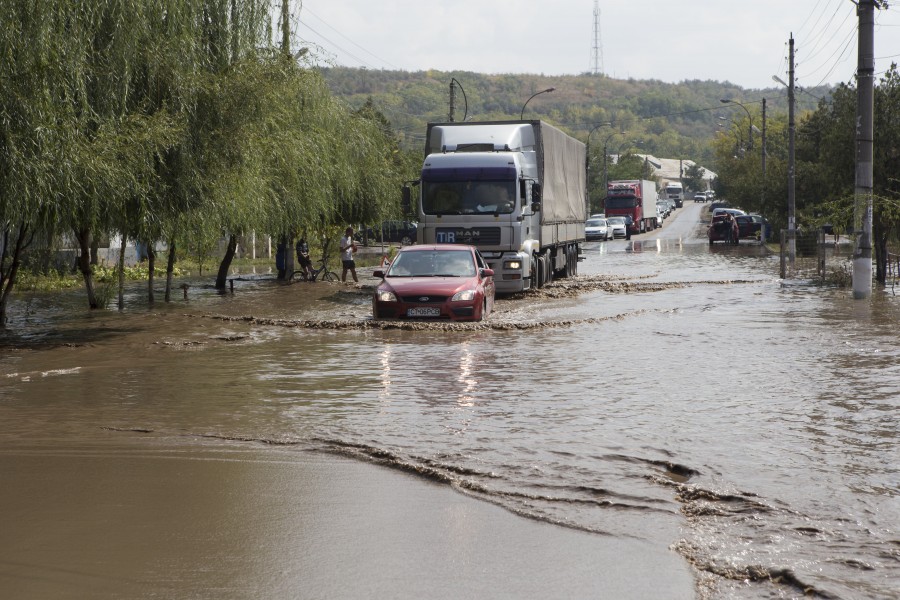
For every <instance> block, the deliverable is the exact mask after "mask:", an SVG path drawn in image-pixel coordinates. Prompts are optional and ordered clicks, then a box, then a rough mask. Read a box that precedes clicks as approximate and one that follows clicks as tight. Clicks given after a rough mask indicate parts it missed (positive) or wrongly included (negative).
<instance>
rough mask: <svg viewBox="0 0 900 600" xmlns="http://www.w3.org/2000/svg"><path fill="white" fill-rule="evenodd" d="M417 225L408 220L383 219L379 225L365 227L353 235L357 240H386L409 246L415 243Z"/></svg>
mask: <svg viewBox="0 0 900 600" xmlns="http://www.w3.org/2000/svg"><path fill="white" fill-rule="evenodd" d="M417 229H418V225H417V224H416V223H412V222H410V221H383V222H382V223H381V225H380V226H379V225H376V226H374V227H367V228H365V230H360V231H358V232H357V233H356V235H355V236H354V237H355V238H356V240H357V241H359V242H362V241H368V242H379V243H380V242H388V243H394V244H400V245H401V246H409V245H410V244H415V243H416V233H417Z"/></svg>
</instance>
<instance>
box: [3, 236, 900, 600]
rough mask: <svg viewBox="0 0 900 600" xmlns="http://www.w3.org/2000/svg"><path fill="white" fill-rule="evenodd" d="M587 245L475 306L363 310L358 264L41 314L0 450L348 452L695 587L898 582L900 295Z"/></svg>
mask: <svg viewBox="0 0 900 600" xmlns="http://www.w3.org/2000/svg"><path fill="white" fill-rule="evenodd" d="M676 224H677V223H676ZM667 227H669V225H667ZM664 231H665V229H664ZM584 255H585V260H584V261H583V262H582V263H581V264H580V266H579V267H580V272H581V274H580V275H579V276H578V277H575V278H571V279H561V280H558V281H555V282H554V283H553V285H551V286H548V287H546V288H543V289H542V290H539V291H536V292H530V293H526V294H521V295H518V296H515V297H509V298H502V299H500V300H498V302H497V310H496V312H495V314H494V315H492V316H491V318H490V319H488V320H487V321H485V322H483V323H443V322H442V323H432V322H417V321H376V320H374V319H372V318H371V305H370V296H369V294H370V293H371V289H372V285H373V282H371V281H367V282H365V283H364V284H363V285H359V286H351V285H346V286H342V285H324V284H323V285H318V284H315V285H299V284H295V285H279V284H277V283H275V282H272V281H242V282H237V283H236V286H235V293H234V294H233V295H232V294H226V295H219V294H215V293H212V292H209V293H208V294H207V293H206V292H205V291H203V290H199V289H198V290H196V291H192V295H191V299H190V300H189V301H187V302H179V303H176V304H173V305H172V306H161V307H156V308H154V309H153V310H149V311H148V310H145V311H143V312H137V311H132V312H131V313H128V312H127V311H126V313H124V314H118V313H115V312H114V311H108V312H105V313H103V314H102V315H99V316H98V315H96V314H95V315H92V316H90V317H83V316H82V317H69V318H65V319H64V318H61V317H60V318H59V319H56V320H54V319H50V320H48V321H43V320H40V319H37V318H34V319H33V320H32V321H30V323H31V325H30V326H29V327H32V329H29V328H28V327H24V328H21V329H20V330H19V333H17V334H15V335H8V336H7V337H6V338H4V340H3V342H0V343H2V344H3V346H4V349H9V350H10V352H4V353H3V355H2V356H0V382H2V385H0V419H2V421H3V422H4V424H5V428H4V431H3V432H2V433H0V441H3V447H5V448H10V447H19V446H23V447H24V446H26V445H38V446H40V445H41V444H44V445H45V446H46V448H48V449H50V448H54V447H55V445H57V444H58V443H59V442H60V441H61V440H62V441H65V442H67V443H72V444H76V443H84V444H86V445H90V446H91V447H92V448H94V447H99V448H102V447H103V444H104V443H108V441H109V440H108V439H107V438H112V439H115V440H121V439H124V440H127V441H129V442H130V443H134V444H136V445H137V446H138V447H141V444H147V447H148V448H150V447H152V448H158V447H167V448H174V449H176V450H181V449H183V448H193V447H195V446H198V445H205V444H213V445H223V446H225V447H228V446H229V445H234V446H237V447H245V446H247V445H252V446H254V447H260V448H263V449H265V451H266V452H272V453H273V454H275V455H277V454H278V453H292V452H325V453H336V454H340V455H342V456H348V457H352V458H354V459H357V460H361V461H366V462H370V463H373V464H377V465H380V466H383V467H386V468H391V469H396V470H400V471H403V472H406V473H409V474H411V475H414V476H417V477H421V478H423V480H426V481H430V482H434V483H437V484H440V485H445V486H448V487H449V488H452V489H454V490H456V491H458V492H460V493H464V494H467V495H469V496H472V497H476V498H479V499H482V500H484V501H487V502H491V503H493V504H496V505H498V506H502V507H504V508H506V509H508V510H510V511H512V512H514V513H516V514H519V515H522V516H524V517H527V518H530V519H537V520H541V521H545V522H548V523H554V524H556V525H559V526H563V527H569V528H573V529H578V530H583V531H589V532H593V533H596V534H598V535H606V536H613V537H622V538H629V539H639V540H645V541H648V542H649V543H657V544H664V545H665V546H666V547H671V548H672V549H673V551H677V552H679V553H680V554H681V555H683V556H684V557H685V559H686V560H687V561H688V562H689V563H690V564H691V565H692V566H693V567H694V568H695V569H696V573H697V576H698V580H699V584H698V595H699V596H700V597H703V598H706V597H708V598H729V599H730V598H737V599H745V598H746V599H750V598H754V599H755V598H761V597H769V598H781V597H798V596H803V595H807V596H811V597H822V598H854V599H855V598H873V599H874V598H879V599H880V598H890V597H896V590H898V589H900V536H898V533H897V530H896V526H897V523H898V522H900V508H898V505H897V497H898V491H900V470H898V469H900V467H898V461H897V460H896V457H897V443H898V435H900V434H898V431H897V427H896V414H897V409H898V408H900V405H898V398H900V348H898V344H897V337H896V336H897V331H898V325H900V307H898V304H897V301H896V300H895V299H893V298H891V297H888V296H879V297H876V298H873V300H872V302H866V303H858V302H855V301H853V300H852V298H850V297H849V294H848V293H847V291H846V290H840V289H835V288H830V287H827V286H821V285H817V284H813V283H812V282H809V281H804V282H782V281H780V280H779V279H778V278H777V272H778V261H777V258H773V257H772V256H771V255H768V254H766V253H765V251H764V248H762V247H758V246H756V247H750V246H740V247H724V246H715V247H709V246H708V244H706V243H705V242H704V241H703V240H700V241H697V240H694V241H691V240H688V239H685V240H658V241H654V242H653V243H650V241H647V242H637V243H635V241H632V242H631V243H630V244H626V243H625V242H610V243H597V244H588V245H586V246H585V251H584ZM21 322H22V321H20V322H19V323H21ZM48 323H49V324H50V325H48ZM98 390H101V391H102V392H98ZM101 428H102V429H101ZM98 430H99V431H100V434H99V439H98V433H97V432H98ZM48 451H49V450H48Z"/></svg>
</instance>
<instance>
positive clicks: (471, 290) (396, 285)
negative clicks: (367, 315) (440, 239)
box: [372, 244, 494, 321]
mask: <svg viewBox="0 0 900 600" xmlns="http://www.w3.org/2000/svg"><path fill="white" fill-rule="evenodd" d="M374 274H375V277H380V278H381V283H380V284H378V287H377V288H376V289H375V293H374V295H373V296H372V315H373V316H374V317H375V318H376V319H383V318H398V319H415V318H430V319H450V320H453V321H481V320H482V319H485V318H487V316H488V315H490V314H491V311H492V310H493V309H494V271H493V270H492V269H490V268H488V266H487V263H486V262H485V261H484V258H483V257H482V256H481V253H479V252H478V250H477V249H476V248H475V247H474V246H466V245H462V244H437V245H427V246H405V247H403V248H401V249H400V251H399V252H398V253H397V255H396V256H395V257H394V259H393V260H392V261H391V263H390V265H389V266H388V268H387V270H384V271H382V270H377V271H375V273H374Z"/></svg>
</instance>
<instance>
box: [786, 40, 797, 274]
mask: <svg viewBox="0 0 900 600" xmlns="http://www.w3.org/2000/svg"><path fill="white" fill-rule="evenodd" d="M788 45H789V48H790V52H789V60H790V71H789V72H788V75H789V77H788V260H789V262H790V265H791V269H793V268H794V262H795V260H796V258H797V221H796V218H795V216H794V215H795V212H796V199H795V189H796V187H795V185H794V133H795V131H794V130H795V127H794V34H793V33H791V39H790V42H789V44H788Z"/></svg>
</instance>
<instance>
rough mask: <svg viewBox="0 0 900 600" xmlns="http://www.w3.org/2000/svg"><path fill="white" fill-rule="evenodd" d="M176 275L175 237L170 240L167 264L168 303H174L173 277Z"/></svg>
mask: <svg viewBox="0 0 900 600" xmlns="http://www.w3.org/2000/svg"><path fill="white" fill-rule="evenodd" d="M174 274H175V237H174V236H172V238H171V239H169V260H168V262H167V263H166V302H171V301H172V277H173V276H174Z"/></svg>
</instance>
